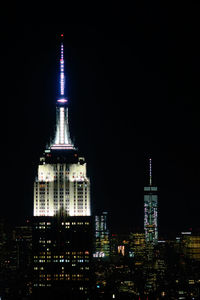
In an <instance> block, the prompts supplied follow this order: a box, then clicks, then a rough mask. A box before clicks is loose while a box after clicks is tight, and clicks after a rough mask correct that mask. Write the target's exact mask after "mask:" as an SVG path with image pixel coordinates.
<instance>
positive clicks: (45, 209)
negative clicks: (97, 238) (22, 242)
mask: <svg viewBox="0 0 200 300" xmlns="http://www.w3.org/2000/svg"><path fill="white" fill-rule="evenodd" d="M63 52H64V47H63V43H61V59H60V97H59V99H58V100H57V105H56V134H55V139H54V142H53V143H52V145H50V147H49V149H47V150H45V153H44V156H43V157H42V158H40V164H39V166H38V174H37V177H36V179H35V182H34V216H54V215H56V214H57V213H62V214H66V215H69V216H90V215H91V208H90V180H89V178H88V177H87V168H86V162H85V159H84V158H82V157H79V155H78V152H77V149H76V148H75V147H74V145H73V143H72V142H71V139H70V134H69V125H68V100H67V99H66V98H65V95H64V58H63Z"/></svg>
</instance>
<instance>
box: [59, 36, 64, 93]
mask: <svg viewBox="0 0 200 300" xmlns="http://www.w3.org/2000/svg"><path fill="white" fill-rule="evenodd" d="M63 38H64V35H63V34H61V40H62V41H61V45H60V96H61V97H64V95H65V70H64V68H65V64H64V45H63Z"/></svg>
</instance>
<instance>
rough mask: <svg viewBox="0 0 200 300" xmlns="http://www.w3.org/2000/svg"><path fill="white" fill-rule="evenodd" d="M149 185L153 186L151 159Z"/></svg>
mask: <svg viewBox="0 0 200 300" xmlns="http://www.w3.org/2000/svg"><path fill="white" fill-rule="evenodd" d="M149 185H150V186H152V165H151V158H150V159H149Z"/></svg>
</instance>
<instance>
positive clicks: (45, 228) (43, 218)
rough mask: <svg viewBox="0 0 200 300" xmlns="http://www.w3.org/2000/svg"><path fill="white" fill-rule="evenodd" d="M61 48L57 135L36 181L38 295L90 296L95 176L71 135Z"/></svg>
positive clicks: (35, 286) (34, 251) (35, 279)
mask: <svg viewBox="0 0 200 300" xmlns="http://www.w3.org/2000/svg"><path fill="white" fill-rule="evenodd" d="M60 47H61V48H60V91H59V97H58V99H57V103H56V133H55V137H54V141H53V142H52V144H51V145H50V146H49V148H48V149H46V150H45V151H44V155H43V156H42V157H41V158H40V163H39V165H38V174H37V177H36V179H35V182H34V216H33V220H32V222H33V223H32V228H33V239H32V240H33V247H32V255H33V295H34V297H35V298H34V299H56V298H57V299H60V300H62V299H63V300H64V299H88V295H89V294H90V290H91V285H92V282H93V279H92V272H91V268H90V266H91V259H92V243H93V223H92V217H91V211H90V180H89V178H88V177H87V172H86V171H87V169H86V162H85V159H84V158H83V157H80V156H79V153H78V150H77V149H76V148H75V146H74V145H73V143H72V141H71V138H70V134H69V124H68V100H67V98H66V96H65V76H64V46H63V41H62V42H61V45H60ZM77 295H78V296H77Z"/></svg>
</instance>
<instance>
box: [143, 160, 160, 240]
mask: <svg viewBox="0 0 200 300" xmlns="http://www.w3.org/2000/svg"><path fill="white" fill-rule="evenodd" d="M157 191H158V189H157V187H156V186H153V184H152V160H151V159H149V185H148V186H146V187H144V232H145V241H146V243H151V244H156V243H157V241H158V195H157Z"/></svg>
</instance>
